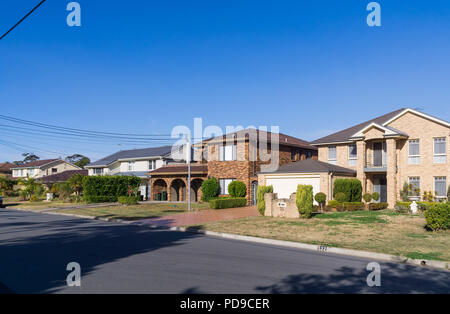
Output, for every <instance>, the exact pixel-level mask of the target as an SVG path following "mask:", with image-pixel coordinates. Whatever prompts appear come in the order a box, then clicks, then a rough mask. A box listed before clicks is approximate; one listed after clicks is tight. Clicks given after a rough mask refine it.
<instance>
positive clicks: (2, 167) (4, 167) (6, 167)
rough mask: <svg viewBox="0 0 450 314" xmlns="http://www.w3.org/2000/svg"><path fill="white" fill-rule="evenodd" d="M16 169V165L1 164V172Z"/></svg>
mask: <svg viewBox="0 0 450 314" xmlns="http://www.w3.org/2000/svg"><path fill="white" fill-rule="evenodd" d="M14 167H16V165H15V164H12V163H10V162H3V163H0V171H11V168H14Z"/></svg>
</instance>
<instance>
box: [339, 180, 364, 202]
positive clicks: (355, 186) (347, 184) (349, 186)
mask: <svg viewBox="0 0 450 314" xmlns="http://www.w3.org/2000/svg"><path fill="white" fill-rule="evenodd" d="M333 186H334V188H333V197H334V198H335V199H336V195H337V194H338V193H344V194H345V199H344V202H361V194H362V184H361V181H359V180H358V179H336V180H335V181H334V184H333Z"/></svg>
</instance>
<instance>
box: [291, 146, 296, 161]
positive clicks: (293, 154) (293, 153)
mask: <svg viewBox="0 0 450 314" xmlns="http://www.w3.org/2000/svg"><path fill="white" fill-rule="evenodd" d="M291 160H292V161H295V160H297V150H296V149H295V148H293V147H291Z"/></svg>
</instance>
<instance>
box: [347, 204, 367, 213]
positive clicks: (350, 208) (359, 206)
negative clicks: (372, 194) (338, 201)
mask: <svg viewBox="0 0 450 314" xmlns="http://www.w3.org/2000/svg"><path fill="white" fill-rule="evenodd" d="M344 210H345V211H350V212H351V211H355V210H364V203H363V202H345V203H344Z"/></svg>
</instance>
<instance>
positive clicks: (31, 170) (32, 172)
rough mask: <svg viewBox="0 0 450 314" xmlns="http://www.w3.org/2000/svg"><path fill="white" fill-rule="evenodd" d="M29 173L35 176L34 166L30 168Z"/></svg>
mask: <svg viewBox="0 0 450 314" xmlns="http://www.w3.org/2000/svg"><path fill="white" fill-rule="evenodd" d="M28 174H29V175H30V176H34V169H33V168H31V169H28Z"/></svg>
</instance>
